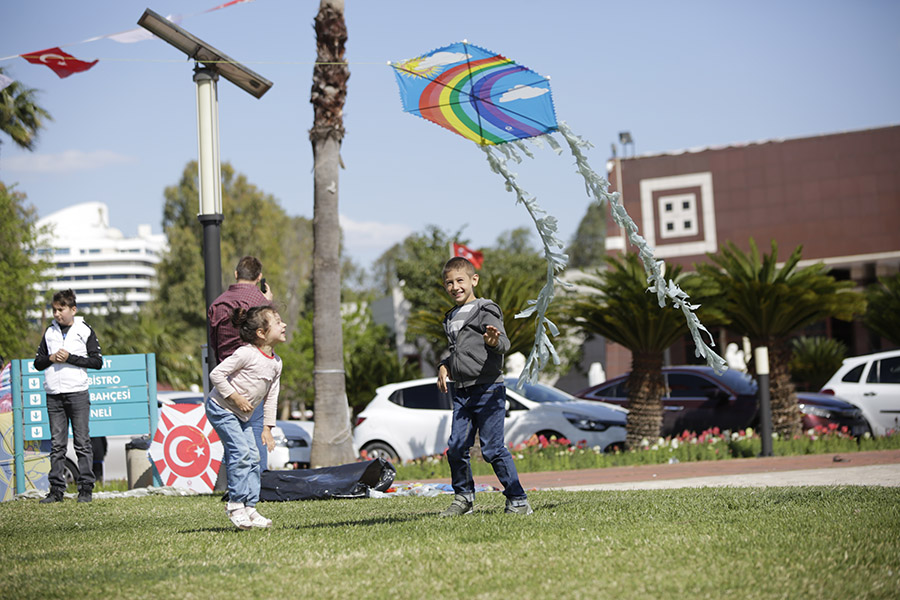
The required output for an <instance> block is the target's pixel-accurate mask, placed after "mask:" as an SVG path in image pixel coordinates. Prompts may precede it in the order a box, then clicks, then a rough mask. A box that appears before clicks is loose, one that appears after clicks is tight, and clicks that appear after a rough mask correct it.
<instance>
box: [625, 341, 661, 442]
mask: <svg viewBox="0 0 900 600" xmlns="http://www.w3.org/2000/svg"><path fill="white" fill-rule="evenodd" d="M662 364H663V353H662V352H634V354H633V356H632V360H631V375H629V376H628V386H627V387H628V426H627V428H626V438H625V443H626V444H627V445H628V447H629V448H632V449H637V448H640V446H641V442H642V441H643V440H645V439H646V440H647V441H649V442H650V443H651V444H652V443H653V442H654V441H655V440H656V439H657V438H658V437H659V433H660V431H661V430H662V417H663V415H662V401H661V399H662V396H663V393H664V392H665V387H666V385H665V380H664V379H663V374H662Z"/></svg>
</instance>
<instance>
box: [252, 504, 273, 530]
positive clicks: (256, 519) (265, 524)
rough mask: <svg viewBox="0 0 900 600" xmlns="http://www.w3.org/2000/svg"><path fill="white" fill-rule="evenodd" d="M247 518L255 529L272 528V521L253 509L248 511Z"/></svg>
mask: <svg viewBox="0 0 900 600" xmlns="http://www.w3.org/2000/svg"><path fill="white" fill-rule="evenodd" d="M246 511H247V517H249V518H250V524H251V525H252V526H253V527H259V528H260V529H268V528H269V527H271V526H272V519H267V518H265V517H264V516H262V515H261V514H259V513H258V512H256V509H255V508H253V507H248V508H247V509H246Z"/></svg>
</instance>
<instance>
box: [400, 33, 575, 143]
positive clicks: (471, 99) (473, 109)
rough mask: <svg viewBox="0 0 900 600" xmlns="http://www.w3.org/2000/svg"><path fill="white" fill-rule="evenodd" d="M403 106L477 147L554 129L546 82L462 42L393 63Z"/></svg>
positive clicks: (524, 69) (535, 75)
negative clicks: (475, 144) (473, 143)
mask: <svg viewBox="0 0 900 600" xmlns="http://www.w3.org/2000/svg"><path fill="white" fill-rule="evenodd" d="M391 66H392V67H393V68H394V74H395V75H396V76H397V84H398V85H399V86H400V96H401V98H402V100H403V109H404V110H405V111H406V112H409V113H412V114H414V115H418V116H420V117H422V118H423V119H427V120H429V121H431V122H432V123H437V124H438V125H440V126H441V127H444V128H446V129H449V130H450V131H452V132H454V133H458V134H459V135H461V136H463V137H464V138H466V139H469V140H472V141H473V142H475V143H477V144H480V145H482V146H487V145H495V144H503V143H505V142H509V141H512V140H517V139H522V138H529V137H535V136H538V135H543V134H545V133H552V132H554V131H557V130H558V126H557V124H556V115H555V114H554V111H553V99H552V97H551V94H550V81H549V80H548V79H547V78H546V77H542V76H541V75H538V74H537V73H535V72H534V71H532V70H531V69H528V68H525V67H523V66H521V65H517V64H516V63H514V62H513V61H511V60H510V59H508V58H505V57H503V56H501V55H499V54H494V53H493V52H488V51H487V50H485V49H484V48H479V47H478V46H473V45H471V44H468V43H466V42H459V43H456V44H450V45H449V46H445V47H443V48H439V49H437V50H433V51H432V52H429V53H428V54H426V55H424V56H419V57H417V58H412V59H409V60H404V61H401V62H398V63H392V64H391Z"/></svg>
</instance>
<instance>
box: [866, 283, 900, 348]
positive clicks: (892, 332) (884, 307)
mask: <svg viewBox="0 0 900 600" xmlns="http://www.w3.org/2000/svg"><path fill="white" fill-rule="evenodd" d="M866 300H867V301H868V306H867V307H866V315H865V317H864V318H863V322H864V323H865V324H866V327H868V328H869V329H870V330H871V331H874V332H875V333H877V334H878V335H880V336H881V337H883V338H886V339H888V340H890V342H891V343H892V344H895V345H897V346H900V273H898V274H896V275H894V276H893V277H879V278H878V283H875V284H872V285H870V286H869V287H868V288H867V289H866Z"/></svg>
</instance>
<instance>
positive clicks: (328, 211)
mask: <svg viewBox="0 0 900 600" xmlns="http://www.w3.org/2000/svg"><path fill="white" fill-rule="evenodd" d="M315 28H316V46H317V50H318V54H317V57H316V63H317V64H316V66H315V68H314V69H313V86H312V92H311V95H310V102H311V103H312V104H313V107H314V109H315V120H314V122H313V128H312V129H311V130H310V132H309V139H310V141H311V142H312V146H313V157H314V161H315V164H314V197H315V200H314V209H313V211H314V212H313V311H314V313H313V351H314V353H315V367H314V371H313V387H314V389H315V394H316V400H315V420H316V428H315V434H314V435H313V444H312V456H311V458H310V462H311V463H312V465H311V466H313V467H324V466H332V465H338V464H343V463H347V462H351V461H352V460H353V458H354V457H353V446H352V439H351V435H350V408H349V406H348V403H347V391H346V383H345V379H344V356H343V354H344V344H343V337H342V332H341V257H340V242H341V228H340V224H339V222H338V168H339V166H340V161H341V159H340V149H341V140H342V139H343V137H344V122H343V107H344V99H345V97H346V95H347V79H348V78H349V76H350V72H349V69H348V68H347V66H346V65H345V64H333V63H343V61H344V45H345V43H346V42H347V26H346V23H345V22H344V2H343V0H321V3H320V4H319V13H318V15H316V22H315ZM328 63H332V64H328Z"/></svg>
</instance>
